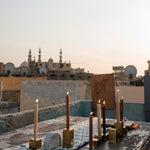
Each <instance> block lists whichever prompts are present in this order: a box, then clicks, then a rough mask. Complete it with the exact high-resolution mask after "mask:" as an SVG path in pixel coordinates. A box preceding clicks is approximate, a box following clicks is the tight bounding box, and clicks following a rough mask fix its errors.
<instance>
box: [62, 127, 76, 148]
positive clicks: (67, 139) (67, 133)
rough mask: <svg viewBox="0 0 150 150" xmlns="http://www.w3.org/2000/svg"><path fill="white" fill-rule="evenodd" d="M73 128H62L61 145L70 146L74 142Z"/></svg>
mask: <svg viewBox="0 0 150 150" xmlns="http://www.w3.org/2000/svg"><path fill="white" fill-rule="evenodd" d="M73 138H74V130H73V129H69V130H67V129H64V130H63V147H64V148H71V147H73V144H74V139H73Z"/></svg>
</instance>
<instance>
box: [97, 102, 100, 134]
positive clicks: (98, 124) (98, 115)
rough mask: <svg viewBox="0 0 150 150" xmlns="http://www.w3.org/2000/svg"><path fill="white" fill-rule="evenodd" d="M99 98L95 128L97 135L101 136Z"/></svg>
mask: <svg viewBox="0 0 150 150" xmlns="http://www.w3.org/2000/svg"><path fill="white" fill-rule="evenodd" d="M100 102H101V99H100V100H99V101H98V104H97V128H98V136H101V104H100Z"/></svg>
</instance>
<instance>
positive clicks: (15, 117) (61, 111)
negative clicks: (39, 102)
mask: <svg viewBox="0 0 150 150" xmlns="http://www.w3.org/2000/svg"><path fill="white" fill-rule="evenodd" d="M90 112H92V101H86V100H85V101H76V102H72V103H70V115H71V116H80V117H88V116H89V114H90ZM64 115H66V105H65V104H59V105H54V106H51V107H45V108H43V109H39V122H41V121H45V120H49V119H53V118H57V117H60V116H64ZM96 116H97V115H96ZM33 117H34V112H33V110H31V111H25V112H19V113H15V114H9V115H3V116H2V117H0V133H4V132H7V131H12V130H15V129H17V128H21V127H24V126H27V125H30V124H33V120H34V118H33ZM106 117H107V118H112V119H113V118H114V111H113V110H112V109H109V110H106ZM124 117H126V118H127V119H128V120H133V121H145V115H144V104H135V103H125V104H124Z"/></svg>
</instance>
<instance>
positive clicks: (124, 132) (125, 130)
mask: <svg viewBox="0 0 150 150" xmlns="http://www.w3.org/2000/svg"><path fill="white" fill-rule="evenodd" d="M126 134H127V128H126V127H125V126H124V127H123V135H126Z"/></svg>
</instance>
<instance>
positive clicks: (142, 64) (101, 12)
mask: <svg viewBox="0 0 150 150" xmlns="http://www.w3.org/2000/svg"><path fill="white" fill-rule="evenodd" d="M149 4H150V2H149V1H148V0H144V1H142V2H141V1H140V0H137V1H133V0H132V1H129V0H127V1H124V2H123V1H119V0H114V1H111V0H105V1H98V0H95V1H90V0H86V1H85V0H82V1H81V0H80V1H79V0H76V1H70V0H63V1H58V0H55V1H54V0H51V1H49V0H45V1H40V0H32V1H25V0H21V1H20V0H14V1H10V0H5V1H0V10H1V13H0V19H1V28H0V39H1V40H0V52H1V56H0V62H4V63H7V62H12V63H14V64H15V66H16V67H18V66H19V65H20V64H21V63H22V62H23V61H25V60H26V61H27V55H28V52H29V49H31V50H32V55H33V56H35V57H36V59H37V56H38V49H39V48H41V50H42V61H47V60H48V59H49V58H50V57H51V58H52V59H53V60H54V61H55V62H58V61H59V50H60V49H62V51H63V61H66V62H68V61H69V60H70V62H71V63H72V67H73V68H78V67H80V68H85V71H86V72H87V70H89V71H90V72H92V73H95V74H105V73H112V66H120V65H122V66H124V67H126V66H127V65H134V66H135V67H136V68H137V71H138V75H144V70H147V69H148V65H147V60H149V59H150V42H149V35H150V29H149V26H150V21H149V20H148V19H149V14H150V10H149Z"/></svg>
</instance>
